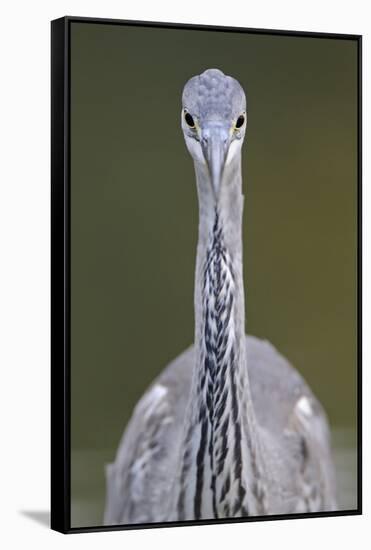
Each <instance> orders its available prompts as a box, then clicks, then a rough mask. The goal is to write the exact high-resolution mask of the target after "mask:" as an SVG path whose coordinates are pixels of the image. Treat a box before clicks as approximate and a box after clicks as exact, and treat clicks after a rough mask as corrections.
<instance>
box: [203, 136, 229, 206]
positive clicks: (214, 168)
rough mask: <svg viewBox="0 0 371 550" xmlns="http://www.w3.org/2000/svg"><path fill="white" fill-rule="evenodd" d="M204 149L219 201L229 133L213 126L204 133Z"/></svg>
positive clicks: (212, 183) (213, 188)
mask: <svg viewBox="0 0 371 550" xmlns="http://www.w3.org/2000/svg"><path fill="white" fill-rule="evenodd" d="M201 144H202V150H203V153H204V156H205V159H206V162H207V165H208V168H209V172H210V179H211V187H212V191H213V194H214V198H215V200H216V201H217V200H218V198H219V195H220V189H221V182H222V179H223V172H224V165H225V161H226V158H227V153H228V148H229V136H228V133H226V132H225V131H224V129H222V128H218V127H216V128H212V129H210V131H208V132H205V133H204V137H203V139H202V142H201Z"/></svg>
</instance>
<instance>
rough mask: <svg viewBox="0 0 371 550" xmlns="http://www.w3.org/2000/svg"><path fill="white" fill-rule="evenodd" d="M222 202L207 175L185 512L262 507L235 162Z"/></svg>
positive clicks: (181, 509)
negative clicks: (210, 187) (213, 194)
mask: <svg viewBox="0 0 371 550" xmlns="http://www.w3.org/2000/svg"><path fill="white" fill-rule="evenodd" d="M231 170H232V172H231V175H232V176H234V177H230V179H229V181H228V180H227V181H226V182H224V189H223V191H224V195H222V196H221V198H220V201H219V202H218V204H215V201H214V202H213V201H212V200H211V198H210V193H208V188H207V187H206V185H207V184H208V183H209V182H208V181H207V174H205V171H204V170H203V168H202V167H201V168H200V169H199V170H197V166H196V175H197V183H198V193H199V202H200V226H199V243H198V250H197V265H196V285H195V347H196V365H195V370H194V374H193V381H192V388H191V395H190V404H189V410H188V416H187V420H186V427H185V434H184V455H183V457H182V467H181V472H180V494H179V500H178V518H179V519H200V518H220V517H238V516H247V515H250V514H257V513H261V512H263V507H264V505H263V500H264V499H263V496H262V488H261V486H260V483H259V479H261V478H262V472H261V468H262V464H261V462H260V453H259V442H258V440H257V433H256V428H255V417H254V411H253V407H252V403H251V397H250V388H249V380H248V373H247V368H246V354H245V328H244V324H245V319H244V291H243V279H242V238H241V233H242V208H243V196H242V194H241V172H240V167H239V166H237V167H236V166H234V167H232V168H231Z"/></svg>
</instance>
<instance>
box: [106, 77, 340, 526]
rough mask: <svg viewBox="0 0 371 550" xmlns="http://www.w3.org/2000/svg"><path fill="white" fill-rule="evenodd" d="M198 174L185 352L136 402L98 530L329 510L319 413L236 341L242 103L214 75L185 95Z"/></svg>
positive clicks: (286, 372)
mask: <svg viewBox="0 0 371 550" xmlns="http://www.w3.org/2000/svg"><path fill="white" fill-rule="evenodd" d="M181 121H182V129H183V133H184V137H185V141H186V145H187V147H188V150H189V152H190V153H191V155H192V157H193V160H194V165H195V173H196V183H197V192H198V200H199V239H198V246H197V258H196V274H195V343H194V345H193V346H192V347H191V348H189V349H188V350H186V351H185V352H184V353H183V354H182V355H180V356H179V357H178V358H177V359H176V360H175V361H173V362H172V363H171V364H170V365H169V366H168V367H167V368H166V369H165V370H164V371H163V373H162V374H160V376H159V377H158V378H157V379H156V380H155V381H154V382H153V384H152V385H151V386H150V388H149V389H148V390H147V392H146V393H145V394H144V396H143V397H142V398H141V399H140V401H139V402H138V404H137V406H136V408H135V410H134V412H133V415H132V417H131V420H130V421H129V424H128V426H127V428H126V430H125V432H124V435H123V438H122V441H121V443H120V445H119V449H118V451H117V456H116V459H115V461H114V463H113V464H110V465H108V467H107V496H106V509H105V523H106V524H131V523H150V522H166V521H177V520H194V519H211V518H224V517H246V516H251V515H255V516H256V515H268V514H287V513H297V512H313V511H325V510H333V509H335V508H336V498H335V482H334V469H333V463H332V458H331V450H330V435H329V428H328V423H327V419H326V416H325V413H324V411H323V409H322V407H321V405H320V403H319V402H318V401H317V399H316V398H315V396H314V395H313V393H312V392H311V390H310V389H309V387H308V386H307V384H306V383H305V381H304V380H303V379H302V377H301V376H300V375H299V374H298V372H297V371H296V370H295V369H294V368H293V367H291V365H290V364H289V363H288V361H287V360H286V359H285V358H284V357H283V356H282V355H280V354H279V353H278V351H276V350H275V348H274V347H273V346H272V345H271V344H269V343H268V342H265V341H262V340H259V339H257V338H254V337H252V336H246V335H245V305H244V288H243V276H242V212H243V195H242V176H241V146H242V143H243V139H244V135H245V130H246V121H247V114H246V99H245V94H244V91H243V89H242V87H241V86H240V84H239V83H238V82H237V81H236V80H235V79H233V78H232V77H229V76H226V75H224V74H223V73H222V72H221V71H219V70H217V69H209V70H207V71H205V72H204V73H202V74H201V75H200V76H196V77H193V78H191V79H190V80H189V81H188V83H187V84H186V86H185V88H184V91H183V106H182V118H181Z"/></svg>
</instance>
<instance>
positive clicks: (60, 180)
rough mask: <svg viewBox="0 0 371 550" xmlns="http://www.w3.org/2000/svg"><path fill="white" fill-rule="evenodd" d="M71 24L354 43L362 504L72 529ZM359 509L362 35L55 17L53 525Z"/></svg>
mask: <svg viewBox="0 0 371 550" xmlns="http://www.w3.org/2000/svg"><path fill="white" fill-rule="evenodd" d="M73 23H81V24H86V25H89V24H92V23H93V24H95V25H97V24H102V25H113V26H115V25H121V26H131V27H136V26H137V27H138V26H139V27H157V28H171V29H185V28H188V29H193V30H203V31H209V32H220V31H223V32H233V33H251V34H254V33H255V34H270V35H284V36H305V37H316V38H326V39H335V40H336V39H342V40H352V41H356V43H357V49H358V110H357V118H358V153H357V154H358V161H357V163H358V183H357V192H358V206H357V238H358V245H357V304H358V310H357V406H358V412H357V415H358V423H357V434H358V458H357V461H358V462H357V466H358V470H357V488H358V493H357V499H358V504H357V509H355V510H341V511H334V512H320V513H300V514H299V513H298V514H290V515H271V516H262V517H256V516H255V517H250V518H231V519H223V520H200V521H186V522H171V523H156V524H152V523H151V524H133V525H116V526H103V525H97V526H94V527H81V528H77V527H71V517H70V516H71V465H70V450H71V442H70V437H71V411H70V406H71V392H70V376H71V364H70V330H71V318H70V311H71V284H70V248H71V232H70V190H71V163H70V101H71V97H70V94H71V89H70V69H71V42H70V28H71V24H73ZM359 514H362V36H360V35H351V34H349V35H347V34H336V33H318V32H299V31H288V30H270V29H251V28H240V27H221V26H206V25H184V24H177V23H157V22H156V23H155V22H147V21H127V20H113V19H98V18H85V17H62V18H60V19H56V20H54V21H52V22H51V528H52V529H54V530H56V531H59V532H62V533H79V532H92V531H112V530H123V529H139V528H157V527H165V526H166V527H168V526H180V525H182V526H183V525H204V524H223V523H234V522H249V521H272V520H278V519H280V520H282V519H295V518H300V519H302V518H306V517H331V516H345V515H359Z"/></svg>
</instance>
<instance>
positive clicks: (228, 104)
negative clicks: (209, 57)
mask: <svg viewBox="0 0 371 550" xmlns="http://www.w3.org/2000/svg"><path fill="white" fill-rule="evenodd" d="M182 99H183V106H184V108H185V109H187V110H188V111H189V112H190V113H191V114H192V115H195V116H197V117H198V118H199V119H201V120H202V119H203V120H204V119H212V118H216V117H218V118H219V117H222V118H224V119H228V120H233V119H234V118H236V117H238V116H239V115H240V113H241V111H244V110H245V109H246V97H245V93H244V91H243V89H242V86H241V85H240V83H239V82H238V81H237V80H236V79H235V78H232V77H231V76H227V75H225V74H224V73H223V72H222V71H220V70H219V69H207V70H206V71H204V72H203V73H202V74H200V75H197V76H193V77H192V78H191V79H190V80H188V82H187V83H186V85H185V86H184V89H183V97H182Z"/></svg>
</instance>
